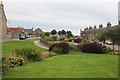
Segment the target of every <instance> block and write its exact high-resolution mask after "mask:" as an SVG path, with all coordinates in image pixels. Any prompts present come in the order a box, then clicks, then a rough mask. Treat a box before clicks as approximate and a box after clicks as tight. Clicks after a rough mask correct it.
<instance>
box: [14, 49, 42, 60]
mask: <svg viewBox="0 0 120 80" xmlns="http://www.w3.org/2000/svg"><path fill="white" fill-rule="evenodd" d="M14 52H15V53H16V55H17V56H23V57H24V58H26V59H27V60H29V61H39V60H40V59H41V55H40V52H39V50H36V49H35V48H30V47H25V48H18V49H15V51H14Z"/></svg>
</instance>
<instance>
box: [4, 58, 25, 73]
mask: <svg viewBox="0 0 120 80" xmlns="http://www.w3.org/2000/svg"><path fill="white" fill-rule="evenodd" d="M24 63H25V61H24V59H23V58H22V57H16V56H4V57H2V72H3V73H5V72H6V71H8V70H9V69H11V68H15V67H18V66H23V64H24Z"/></svg>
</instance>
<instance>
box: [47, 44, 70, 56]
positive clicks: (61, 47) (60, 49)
mask: <svg viewBox="0 0 120 80" xmlns="http://www.w3.org/2000/svg"><path fill="white" fill-rule="evenodd" d="M49 51H53V52H56V53H60V54H66V53H68V52H69V44H68V43H65V42H61V43H54V44H52V45H51V46H50V47H49Z"/></svg>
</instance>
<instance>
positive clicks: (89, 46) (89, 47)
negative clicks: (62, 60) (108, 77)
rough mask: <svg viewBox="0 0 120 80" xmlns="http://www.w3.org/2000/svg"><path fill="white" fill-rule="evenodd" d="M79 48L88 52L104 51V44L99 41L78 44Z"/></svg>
mask: <svg viewBox="0 0 120 80" xmlns="http://www.w3.org/2000/svg"><path fill="white" fill-rule="evenodd" d="M78 49H79V50H80V51H82V52H86V53H98V54H99V53H102V46H101V45H99V44H97V43H85V44H81V45H78Z"/></svg>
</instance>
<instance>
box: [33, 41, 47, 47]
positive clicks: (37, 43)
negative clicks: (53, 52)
mask: <svg viewBox="0 0 120 80" xmlns="http://www.w3.org/2000/svg"><path fill="white" fill-rule="evenodd" d="M34 44H35V45H36V46H38V47H41V48H44V49H49V48H48V47H47V46H45V45H43V44H41V43H40V42H39V41H34Z"/></svg>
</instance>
